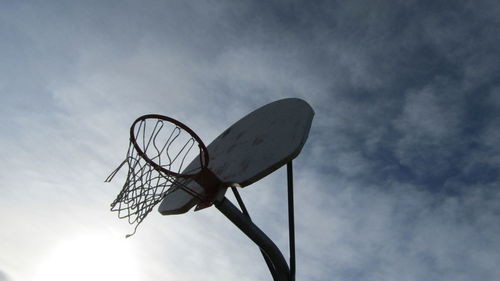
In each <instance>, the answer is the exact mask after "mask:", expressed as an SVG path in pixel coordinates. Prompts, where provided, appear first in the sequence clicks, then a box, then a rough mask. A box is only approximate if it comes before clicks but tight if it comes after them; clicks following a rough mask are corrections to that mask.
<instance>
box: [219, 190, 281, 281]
mask: <svg viewBox="0 0 500 281" xmlns="http://www.w3.org/2000/svg"><path fill="white" fill-rule="evenodd" d="M215 207H216V208H217V209H218V210H219V211H220V212H221V213H222V214H223V215H224V216H226V217H227V218H228V219H229V220H230V221H231V222H232V223H233V224H234V225H236V226H237V227H238V228H239V229H240V230H241V231H243V233H245V234H246V235H247V236H248V238H250V239H251V240H252V241H253V242H254V243H255V244H257V246H259V248H260V249H261V250H262V251H264V252H265V253H266V255H267V257H269V259H270V260H271V262H272V264H273V265H274V269H275V273H276V276H273V278H274V281H289V280H290V279H289V276H290V270H289V269H288V264H287V263H286V260H285V258H284V257H283V254H281V252H280V250H279V249H278V247H277V246H276V245H275V244H274V243H273V241H272V240H271V239H270V238H269V237H267V235H266V234H265V233H264V232H262V230H260V229H259V228H258V227H257V226H256V225H255V224H254V223H253V222H252V221H250V219H248V217H246V216H245V215H244V214H243V213H241V212H240V210H238V208H236V206H234V205H233V203H231V201H229V200H228V199H227V198H225V197H224V198H222V200H220V201H218V202H215Z"/></svg>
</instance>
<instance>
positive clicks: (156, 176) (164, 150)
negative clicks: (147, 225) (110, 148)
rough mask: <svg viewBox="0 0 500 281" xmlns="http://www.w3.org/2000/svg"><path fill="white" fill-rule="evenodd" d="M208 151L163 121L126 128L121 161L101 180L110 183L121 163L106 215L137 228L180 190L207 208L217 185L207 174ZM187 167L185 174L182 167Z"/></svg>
mask: <svg viewBox="0 0 500 281" xmlns="http://www.w3.org/2000/svg"><path fill="white" fill-rule="evenodd" d="M208 161H209V156H208V150H207V148H206V146H205V145H204V144H203V142H202V141H201V139H200V138H199V137H198V135H196V133H195V132H194V131H192V130H191V129H190V128H189V127H187V126H186V125H184V124H183V123H181V122H179V121H177V120H175V119H172V118H170V117H167V116H162V115H157V114H148V115H144V116H141V117H139V118H137V119H136V120H135V122H134V123H133V124H132V126H131V128H130V144H129V148H128V151H127V156H126V158H125V160H124V161H123V162H122V163H121V164H120V165H119V166H118V167H117V168H116V169H115V170H114V171H113V172H112V173H111V174H110V175H109V176H108V178H106V180H105V182H110V181H111V180H112V179H113V177H114V176H115V175H116V174H117V173H118V171H119V170H120V169H121V168H122V167H123V166H124V165H125V164H126V165H127V167H128V173H127V179H126V180H125V183H124V184H123V188H122V190H121V191H120V193H119V194H118V196H117V197H116V199H115V200H114V201H113V203H111V211H116V212H118V217H119V218H127V219H128V222H129V223H130V224H136V226H135V228H134V232H133V233H131V234H129V235H127V237H129V236H131V235H133V234H134V233H135V232H136V230H137V227H138V226H139V224H140V223H141V222H142V221H143V220H144V218H145V217H146V216H147V215H148V214H149V213H150V212H151V210H152V209H153V207H154V206H155V205H156V204H158V203H159V202H160V201H162V199H163V198H164V197H165V195H167V194H168V193H169V192H171V191H173V190H175V189H178V188H180V189H182V190H184V191H186V192H187V193H189V194H190V195H191V196H194V197H196V198H198V199H199V200H200V202H202V203H201V204H202V206H203V207H208V206H210V205H212V203H213V200H214V196H215V193H216V190H217V187H219V186H220V185H221V182H220V180H219V179H218V178H217V177H216V176H215V175H214V174H213V173H212V172H210V171H209V170H208V168H207V167H208ZM186 163H190V164H189V167H188V168H189V169H187V167H184V166H185V164H186ZM190 179H192V180H195V181H196V182H197V183H199V184H200V186H201V187H203V188H204V189H205V193H204V194H200V193H199V192H196V191H195V190H193V189H191V188H189V187H187V185H186V184H185V183H186V182H187V181H189V180H190Z"/></svg>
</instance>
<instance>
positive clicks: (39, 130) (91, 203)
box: [0, 1, 500, 281]
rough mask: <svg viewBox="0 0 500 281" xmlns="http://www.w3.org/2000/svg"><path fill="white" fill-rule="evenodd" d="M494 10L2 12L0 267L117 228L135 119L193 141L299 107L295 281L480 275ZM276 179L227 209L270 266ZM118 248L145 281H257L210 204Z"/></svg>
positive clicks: (278, 200)
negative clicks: (250, 230) (151, 119)
mask: <svg viewBox="0 0 500 281" xmlns="http://www.w3.org/2000/svg"><path fill="white" fill-rule="evenodd" d="M499 14H500V10H499V8H498V5H497V4H496V3H494V1H479V2H478V1H474V2H470V1H459V2H454V3H447V4H439V3H437V2H416V1H410V2H405V3H399V2H398V3H396V1H385V2H383V3H371V4H370V3H368V4H367V3H365V2H362V1H350V2H349V3H333V2H329V1H324V2H322V1H320V2H317V1H316V2H314V3H309V2H307V3H306V2H301V1H294V2H293V3H286V4H285V3H281V2H280V1H268V2H266V3H258V2H253V3H250V4H241V3H234V2H232V1H226V2H225V3H218V4H214V3H208V2H207V3H200V2H196V3H194V2H193V3H191V2H189V1H187V2H182V3H181V2H179V3H153V2H152V1H146V2H144V1H142V2H141V3H140V4H139V3H135V2H133V1H129V2H124V3H121V5H114V4H112V3H102V2H95V3H91V2H85V3H78V4H75V3H72V4H71V5H69V4H66V3H62V2H59V1H50V3H48V4H47V3H44V4H43V5H41V4H36V3H17V2H16V3H9V4H6V5H5V9H2V12H0V22H1V23H2V24H0V34H1V36H2V38H3V39H4V40H1V42H2V43H0V51H1V52H2V54H5V56H3V58H2V63H1V66H0V73H1V74H2V75H1V76H2V77H3V78H2V79H1V80H0V91H1V92H2V98H3V102H2V103H1V105H0V108H1V109H2V110H1V111H0V117H2V121H0V128H1V129H2V131H3V132H4V134H3V135H2V139H1V140H0V155H1V156H2V159H3V161H1V162H0V177H1V178H2V185H1V188H0V195H1V196H0V198H2V199H1V204H0V221H2V224H3V226H4V227H3V228H2V232H1V233H0V238H1V239H0V240H1V241H4V242H3V243H0V266H1V267H2V269H8V273H9V276H11V273H12V276H15V277H16V278H18V276H19V280H15V281H20V280H29V279H30V277H31V276H33V274H34V271H36V266H37V264H39V263H40V261H41V260H43V258H44V257H45V256H46V255H47V253H48V252H49V251H50V247H51V246H53V245H55V244H56V242H57V241H58V240H59V239H64V238H65V237H66V236H70V235H72V233H81V232H89V233H90V232H92V231H95V230H99V229H101V230H103V229H104V230H106V231H119V232H123V234H126V233H128V232H127V231H128V230H129V228H128V227H127V225H126V223H123V224H122V222H117V221H116V218H115V214H113V213H109V212H108V209H107V208H108V204H109V203H110V202H111V201H112V199H113V198H114V196H115V194H116V193H117V192H118V190H119V188H120V181H119V180H118V179H117V180H116V181H115V182H113V183H112V184H111V185H108V186H105V185H104V184H103V183H102V181H103V180H104V178H105V177H106V176H107V173H108V172H110V171H111V170H112V169H113V168H114V167H115V165H116V164H118V163H119V161H120V160H121V159H123V157H124V155H125V150H126V147H127V141H128V140H127V138H128V136H127V134H128V126H129V125H130V123H131V122H132V121H133V120H134V119H135V118H136V117H137V116H139V115H141V114H145V113H150V112H154V113H161V114H166V115H169V116H172V117H174V118H177V119H179V120H182V121H183V122H184V123H186V124H188V125H189V126H190V127H192V128H193V129H194V130H195V131H196V132H198V133H199V135H200V136H201V137H202V138H203V139H204V140H205V141H206V142H207V143H208V142H210V140H211V139H213V138H215V137H216V136H217V135H218V134H219V133H220V132H222V130H224V129H225V128H226V127H227V126H229V125H230V124H231V123H232V122H234V121H236V120H237V119H239V118H241V117H242V116H243V115H244V114H246V113H248V112H249V111H251V110H253V109H255V108H256V107H258V106H260V105H263V104H265V103H267V102H270V101H273V100H276V99H279V98H281V97H287V96H297V97H302V98H304V99H306V100H307V101H308V102H309V103H310V104H311V105H312V106H313V108H314V109H315V111H316V115H315V119H314V122H313V128H312V130H311V134H310V138H309V141H308V143H307V144H306V146H305V147H304V151H303V152H302V154H301V155H300V156H299V158H298V159H297V160H296V163H295V168H296V192H297V195H296V207H297V210H296V215H297V221H296V223H297V247H298V249H297V261H298V275H299V278H298V279H308V280H331V279H332V278H334V279H342V280H373V279H375V280H396V279H397V280H401V279H403V280H421V279H427V280H452V279H453V280H472V279H474V280H475V279H477V280H495V277H497V276H498V275H499V272H498V269H496V267H495V264H494V261H496V260H498V259H499V254H498V253H500V248H499V247H500V246H499V243H498V242H497V241H498V239H496V236H495V235H496V234H497V233H499V230H500V229H498V227H497V225H498V224H497V223H495V220H496V217H498V213H499V212H500V210H499V207H498V206H499V204H498V203H499V202H500V198H499V192H498V183H499V178H498V174H499V169H498V167H499V166H498V164H499V163H500V160H499V159H500V158H499V156H498V155H499V152H500V151H499V150H500V146H499V145H498V141H497V140H498V137H499V133H498V130H497V124H498V123H499V121H500V120H499V118H500V117H499V115H498V113H497V112H498V111H499V109H500V98H499V89H500V88H499V86H498V73H499V72H498V63H496V60H495V58H497V57H498V56H499V51H498V43H499V39H498V36H497V32H496V31H497V30H498V26H499V23H498V20H497V18H498V16H499ZM284 179H285V177H284V171H283V170H279V171H277V172H276V173H275V174H273V175H272V176H270V177H268V178H266V179H264V180H263V181H261V182H259V183H257V184H255V185H254V186H251V187H247V188H245V189H243V190H242V195H243V196H244V197H245V199H246V201H247V204H248V207H249V209H250V211H251V213H252V215H253V218H254V220H255V221H256V222H257V224H258V225H260V226H261V227H262V228H263V229H264V230H265V231H266V232H267V233H268V234H269V236H271V237H272V238H273V239H274V240H275V241H276V243H277V244H278V245H279V246H280V248H282V249H283V252H284V253H285V255H287V236H286V235H287V233H286V226H287V225H286V223H287V222H286V215H285V212H286V204H285V198H286V193H285V192H284V189H283V188H284V187H285V182H284ZM33 233H36V237H33V236H34V235H33ZM130 243H131V244H133V245H134V246H136V248H137V249H141V251H138V255H139V256H140V258H141V260H142V261H143V265H142V266H143V270H144V274H145V275H144V276H145V279H144V280H164V279H165V278H166V277H170V278H171V279H172V280H191V279H200V278H201V279H204V280H207V279H210V278H212V279H213V280H232V279H244V278H248V280H255V279H259V280H260V279H266V278H269V275H268V272H266V268H265V264H264V263H263V261H262V260H261V257H260V256H259V252H258V250H257V249H255V247H254V245H252V244H251V243H250V242H249V241H248V240H247V238H246V237H244V236H243V235H242V234H241V233H239V232H238V231H237V230H236V228H235V227H234V226H233V225H231V224H230V223H229V222H228V221H227V220H226V219H225V218H224V217H223V216H221V215H220V214H219V213H218V212H217V211H216V210H215V209H209V210H206V211H203V212H199V213H190V214H188V215H185V216H176V217H161V216H159V215H158V214H151V215H150V216H149V217H148V218H147V219H146V221H145V222H144V224H143V225H142V227H141V229H140V231H139V233H138V234H137V235H136V236H135V237H134V238H133V239H132V240H130ZM185 265H188V266H185ZM200 272H207V273H206V275H201V274H200ZM4 275H5V274H4ZM4 275H0V280H6V277H5V276H4ZM207 276H209V277H207ZM2 278H3V279H2ZM11 279H12V278H11ZM9 280H10V279H9Z"/></svg>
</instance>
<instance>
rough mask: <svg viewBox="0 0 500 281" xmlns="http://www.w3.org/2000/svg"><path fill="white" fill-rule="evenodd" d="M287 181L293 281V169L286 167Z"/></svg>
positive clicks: (293, 280)
mask: <svg viewBox="0 0 500 281" xmlns="http://www.w3.org/2000/svg"><path fill="white" fill-rule="evenodd" d="M286 171H287V179H288V232H289V233H288V237H289V239H290V281H295V219H294V214H293V167H292V161H291V160H290V162H288V164H287V165H286Z"/></svg>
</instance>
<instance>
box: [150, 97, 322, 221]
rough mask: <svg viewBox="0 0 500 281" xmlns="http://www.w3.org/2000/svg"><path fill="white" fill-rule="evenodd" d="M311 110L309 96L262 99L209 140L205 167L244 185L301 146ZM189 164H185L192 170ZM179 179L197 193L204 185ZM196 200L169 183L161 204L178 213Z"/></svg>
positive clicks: (168, 212) (166, 210)
mask: <svg viewBox="0 0 500 281" xmlns="http://www.w3.org/2000/svg"><path fill="white" fill-rule="evenodd" d="M313 116H314V111H313V109H312V108H311V106H309V104H308V103H307V102H305V101H304V100H302V99H298V98H287V99H282V100H278V101H275V102H272V103H269V104H267V105H264V106H262V107H260V108H258V109H256V110H255V111H253V112H251V113H249V114H248V115H247V116H245V117H243V118H242V119H240V120H239V121H238V122H236V123H234V124H233V125H232V126H230V127H229V128H228V129H226V130H225V131H224V132H223V133H222V134H220V135H219V136H218V137H217V138H215V140H213V141H212V143H210V144H209V145H208V146H207V149H208V154H209V163H208V169H209V170H210V171H212V172H213V173H214V174H215V175H216V176H217V177H218V178H219V179H220V180H221V181H222V182H223V183H224V184H225V186H226V187H228V186H230V185H232V184H238V185H239V186H241V187H245V186H248V185H250V184H252V183H254V182H256V181H258V180H260V179H262V178H263V177H265V176H267V175H269V174H270V173H272V172H274V171H275V170H277V169H278V168H280V167H281V166H283V165H284V164H286V163H288V162H289V161H290V160H292V159H294V158H295V157H296V156H297V155H298V154H299V153H300V151H301V150H302V147H303V145H304V143H305V142H306V140H307V137H308V135H309V129H310V127H311V123H312V119H313ZM196 164H197V163H194V162H193V163H191V164H189V165H188V166H187V167H186V169H185V170H190V169H191V166H193V165H196ZM182 181H183V184H184V185H186V186H187V187H189V188H190V189H191V190H194V191H195V192H197V193H199V194H204V189H203V188H202V187H201V186H199V185H198V184H197V183H196V182H195V181H194V180H193V179H183V180H182ZM198 203H200V201H199V199H198V198H196V197H193V196H192V195H191V194H189V193H188V192H186V191H185V190H183V189H181V188H176V187H172V188H171V189H170V190H169V191H168V192H167V194H166V195H165V198H164V199H163V201H162V202H161V204H160V207H159V209H158V210H159V212H160V213H161V214H163V215H173V214H182V213H185V212H187V211H189V210H190V209H191V208H192V207H194V206H195V205H197V204H198Z"/></svg>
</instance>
